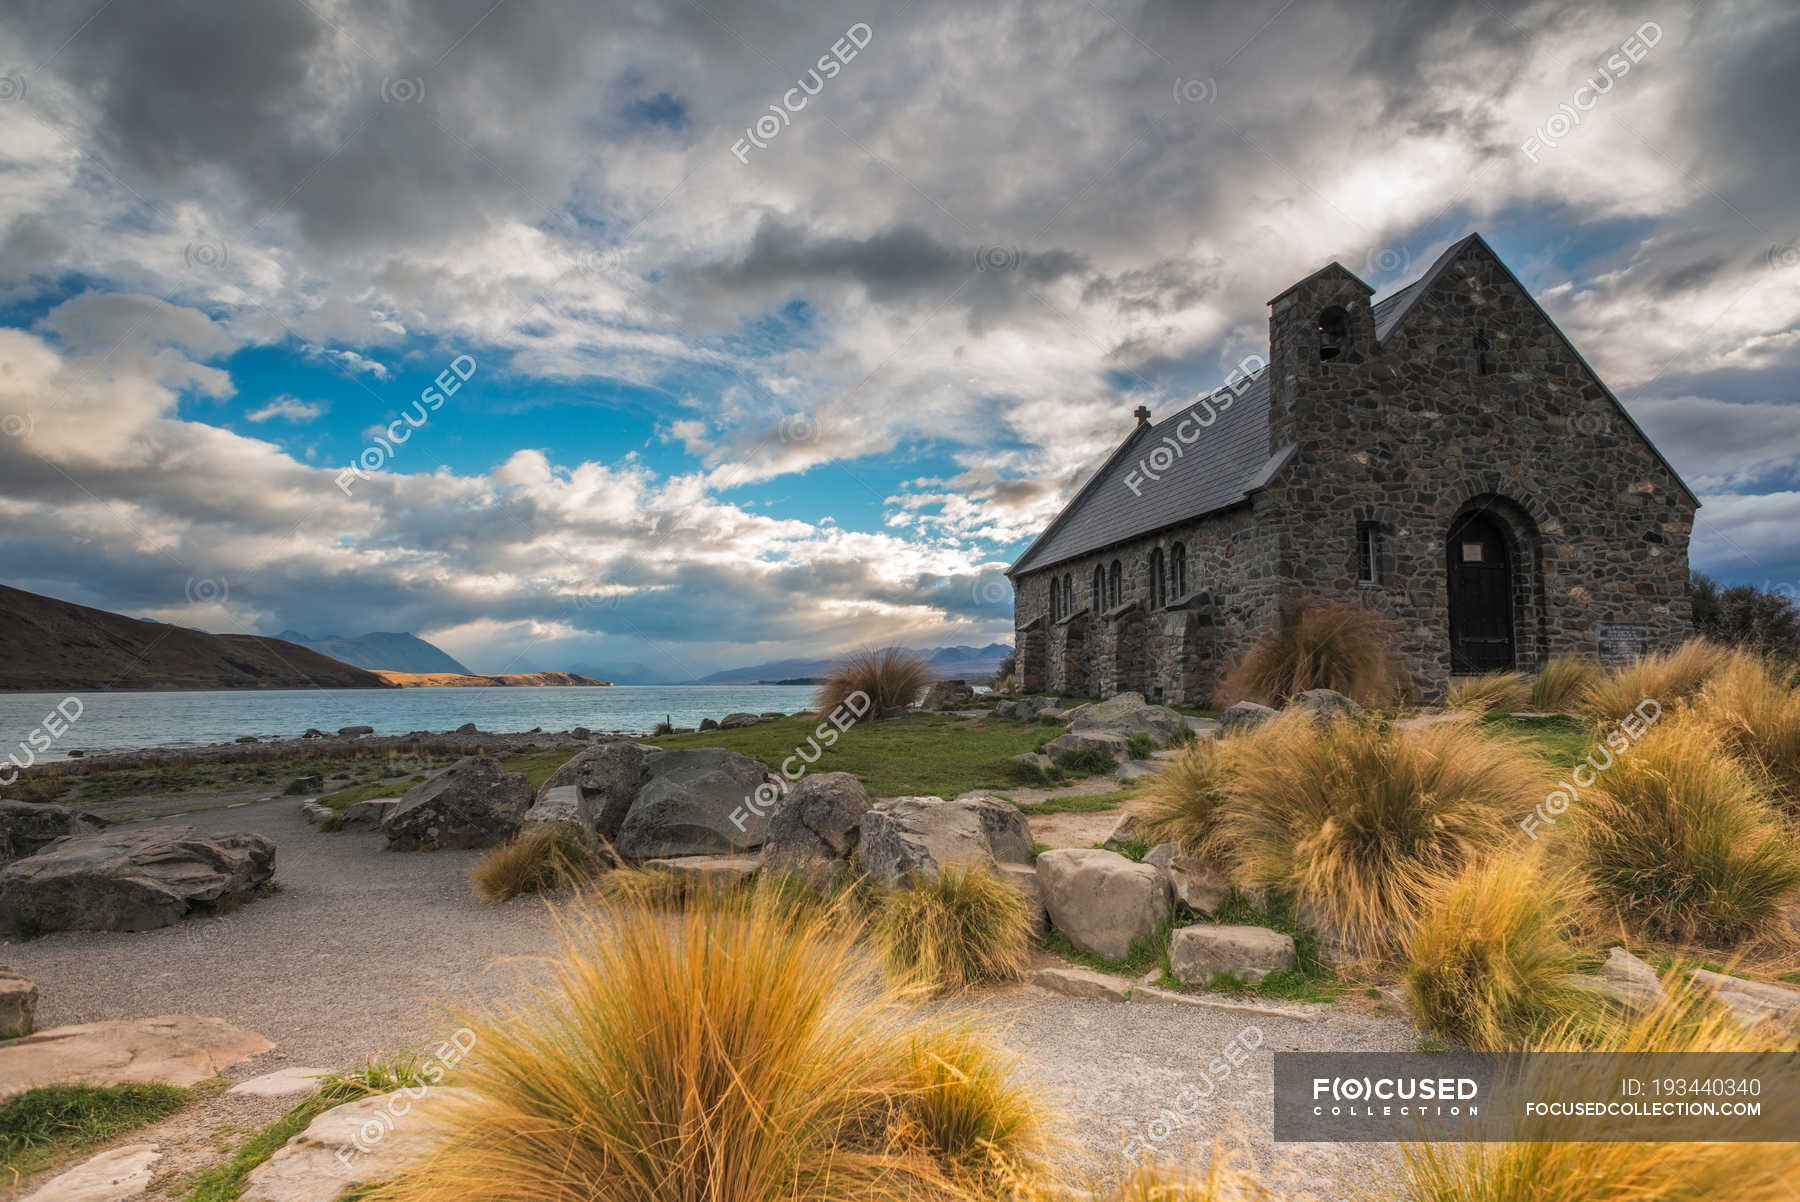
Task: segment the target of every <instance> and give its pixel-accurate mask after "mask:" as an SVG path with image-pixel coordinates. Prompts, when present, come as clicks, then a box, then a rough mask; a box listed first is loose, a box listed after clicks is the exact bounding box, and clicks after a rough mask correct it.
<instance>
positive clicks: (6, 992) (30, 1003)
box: [0, 964, 38, 1039]
mask: <svg viewBox="0 0 1800 1202" xmlns="http://www.w3.org/2000/svg"><path fill="white" fill-rule="evenodd" d="M37 1003H38V991H37V986H36V985H34V984H33V983H32V982H31V981H29V980H27V979H26V978H25V977H23V976H21V975H20V974H18V973H16V972H14V971H13V970H12V969H10V968H8V967H6V965H4V964H0V1039H10V1038H12V1037H13V1036H15V1035H24V1034H27V1033H29V1032H30V1031H31V1029H32V1024H33V1022H34V1021H35V1019H36V1018H37Z"/></svg>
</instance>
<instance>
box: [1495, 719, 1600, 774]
mask: <svg viewBox="0 0 1800 1202" xmlns="http://www.w3.org/2000/svg"><path fill="white" fill-rule="evenodd" d="M1482 724H1483V725H1484V726H1485V727H1486V728H1487V729H1488V730H1490V731H1493V732H1494V733H1496V734H1509V735H1517V736H1519V737H1520V738H1523V739H1525V740H1526V741H1527V742H1531V743H1535V744H1537V745H1538V747H1539V748H1541V749H1542V751H1543V753H1544V755H1545V756H1546V757H1547V758H1548V759H1549V760H1550V762H1551V764H1553V765H1560V766H1563V767H1565V768H1566V767H1573V766H1574V765H1575V764H1577V763H1579V762H1580V761H1581V760H1583V759H1585V758H1587V754H1588V753H1589V752H1590V751H1592V750H1593V749H1594V742H1595V739H1594V733H1593V732H1592V731H1591V730H1589V729H1588V728H1587V727H1586V726H1584V725H1583V724H1582V723H1580V722H1578V721H1576V720H1575V719H1574V718H1571V717H1569V716H1568V715H1566V714H1556V715H1553V716H1551V717H1548V718H1513V717H1507V716H1495V717H1491V718H1485V719H1483V720H1482Z"/></svg>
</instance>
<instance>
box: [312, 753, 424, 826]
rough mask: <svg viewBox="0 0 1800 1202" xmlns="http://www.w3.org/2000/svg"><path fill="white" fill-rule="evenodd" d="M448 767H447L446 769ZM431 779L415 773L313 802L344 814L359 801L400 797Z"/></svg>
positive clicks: (316, 799) (360, 786) (328, 795)
mask: <svg viewBox="0 0 1800 1202" xmlns="http://www.w3.org/2000/svg"><path fill="white" fill-rule="evenodd" d="M448 766H449V765H447V764H446V765H445V767H448ZM430 779H431V778H430V777H429V776H428V775H426V774H425V773H423V772H419V773H414V774H413V775H411V776H399V777H389V778H385V779H383V780H377V781H370V782H369V783H368V784H366V785H353V786H352V787H350V788H348V789H339V790H338V791H337V792H336V793H326V794H324V795H322V796H320V797H316V798H314V799H313V800H315V801H317V802H318V803H319V804H320V805H322V806H324V807H326V808H327V809H330V810H335V811H337V812H338V813H340V814H342V813H343V812H344V811H345V810H347V809H349V808H350V807H351V806H353V805H355V804H356V803H357V802H359V801H373V800H374V799H375V798H377V797H400V796H402V795H404V794H405V792H406V791H407V790H408V789H410V788H412V787H413V786H414V785H417V784H420V783H422V782H424V781H427V780H430Z"/></svg>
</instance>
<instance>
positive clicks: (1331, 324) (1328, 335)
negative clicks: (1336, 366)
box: [1319, 305, 1350, 362]
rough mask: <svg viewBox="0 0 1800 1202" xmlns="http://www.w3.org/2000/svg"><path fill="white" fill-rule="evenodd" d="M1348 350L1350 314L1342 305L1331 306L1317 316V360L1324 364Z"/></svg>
mask: <svg viewBox="0 0 1800 1202" xmlns="http://www.w3.org/2000/svg"><path fill="white" fill-rule="evenodd" d="M1349 349H1350V314H1349V312H1348V311H1347V310H1346V309H1345V308H1344V306H1342V305H1332V306H1330V307H1329V308H1327V309H1325V310H1324V311H1323V312H1321V313H1320V314H1319V358H1320V359H1321V360H1323V361H1325V362H1330V361H1331V360H1333V359H1336V358H1338V357H1339V356H1341V355H1343V354H1344V353H1345V352H1346V351H1348V350H1349Z"/></svg>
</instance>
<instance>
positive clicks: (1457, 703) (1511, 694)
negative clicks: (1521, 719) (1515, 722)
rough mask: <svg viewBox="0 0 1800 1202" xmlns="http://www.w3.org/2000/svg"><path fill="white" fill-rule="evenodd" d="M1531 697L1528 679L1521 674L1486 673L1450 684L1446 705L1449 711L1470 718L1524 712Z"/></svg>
mask: <svg viewBox="0 0 1800 1202" xmlns="http://www.w3.org/2000/svg"><path fill="white" fill-rule="evenodd" d="M1530 697H1531V678H1530V677H1528V676H1527V675H1526V674H1525V673H1523V672H1489V673H1487V674H1486V675H1484V676H1472V677H1469V678H1467V679H1464V680H1457V681H1453V682H1452V683H1451V685H1450V692H1449V695H1448V698H1447V700H1448V702H1449V705H1450V708H1451V709H1453V710H1465V711H1467V712H1470V713H1474V714H1490V713H1496V712H1498V713H1503V714H1510V713H1512V712H1513V711H1514V710H1521V709H1524V708H1525V703H1526V702H1527V701H1528V700H1529V699H1530Z"/></svg>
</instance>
